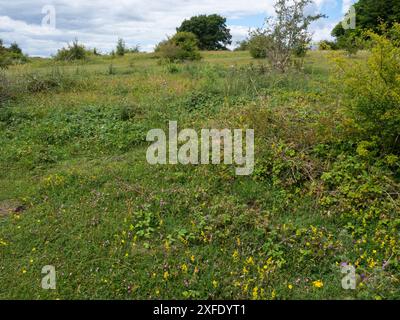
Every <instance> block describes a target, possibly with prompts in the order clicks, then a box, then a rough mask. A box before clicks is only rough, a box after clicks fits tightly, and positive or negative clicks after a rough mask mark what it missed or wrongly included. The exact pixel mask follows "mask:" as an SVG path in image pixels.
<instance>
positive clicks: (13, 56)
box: [0, 39, 28, 69]
mask: <svg viewBox="0 0 400 320" xmlns="http://www.w3.org/2000/svg"><path fill="white" fill-rule="evenodd" d="M27 61H28V58H27V57H26V56H25V55H24V54H23V53H22V50H21V48H20V47H19V46H18V44H16V43H15V42H14V43H12V44H11V45H10V47H9V48H6V47H4V45H3V41H2V40H1V39H0V69H5V68H7V67H8V66H9V65H13V64H22V63H26V62H27Z"/></svg>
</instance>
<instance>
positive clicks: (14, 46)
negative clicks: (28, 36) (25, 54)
mask: <svg viewBox="0 0 400 320" xmlns="http://www.w3.org/2000/svg"><path fill="white" fill-rule="evenodd" d="M9 50H10V51H11V52H13V53H16V54H22V50H21V48H20V47H19V46H18V44H17V43H16V42H13V43H12V44H11V45H10V48H9Z"/></svg>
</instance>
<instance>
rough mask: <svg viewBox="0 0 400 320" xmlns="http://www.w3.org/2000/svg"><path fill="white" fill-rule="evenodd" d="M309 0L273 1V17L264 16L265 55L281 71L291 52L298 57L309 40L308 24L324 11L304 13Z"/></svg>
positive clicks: (288, 61)
mask: <svg viewBox="0 0 400 320" xmlns="http://www.w3.org/2000/svg"><path fill="white" fill-rule="evenodd" d="M311 3H312V0H293V1H290V0H278V1H277V2H276V4H275V12H276V18H275V19H272V18H270V19H268V20H267V28H266V30H264V34H265V36H266V37H267V38H268V39H269V41H266V48H265V49H266V55H267V58H268V60H269V61H270V63H271V64H272V66H273V67H275V68H276V69H278V70H280V71H282V72H284V71H286V69H287V67H288V66H289V64H290V62H291V59H292V56H293V54H295V55H297V56H299V57H301V56H303V55H304V54H305V50H306V48H307V47H308V46H309V44H310V42H311V39H312V37H311V34H310V33H309V32H308V28H309V26H310V24H311V23H312V22H313V21H316V20H318V19H320V18H322V17H325V16H324V15H321V14H318V15H314V16H311V15H305V13H304V10H305V8H306V6H307V5H309V4H311Z"/></svg>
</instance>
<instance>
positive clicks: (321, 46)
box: [318, 40, 338, 51]
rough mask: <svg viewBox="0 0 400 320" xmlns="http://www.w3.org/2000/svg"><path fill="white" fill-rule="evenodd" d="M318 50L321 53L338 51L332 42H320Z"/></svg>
mask: <svg viewBox="0 0 400 320" xmlns="http://www.w3.org/2000/svg"><path fill="white" fill-rule="evenodd" d="M318 49H319V50H321V51H327V50H337V49H338V45H337V43H336V42H334V41H328V40H322V41H320V43H319V44H318Z"/></svg>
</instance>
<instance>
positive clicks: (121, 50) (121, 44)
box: [115, 38, 127, 57]
mask: <svg viewBox="0 0 400 320" xmlns="http://www.w3.org/2000/svg"><path fill="white" fill-rule="evenodd" d="M126 51H127V50H126V45H125V41H124V40H123V39H121V38H120V39H118V43H117V48H116V49H115V53H116V54H117V55H118V56H120V57H122V56H124V55H125V53H126Z"/></svg>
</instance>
